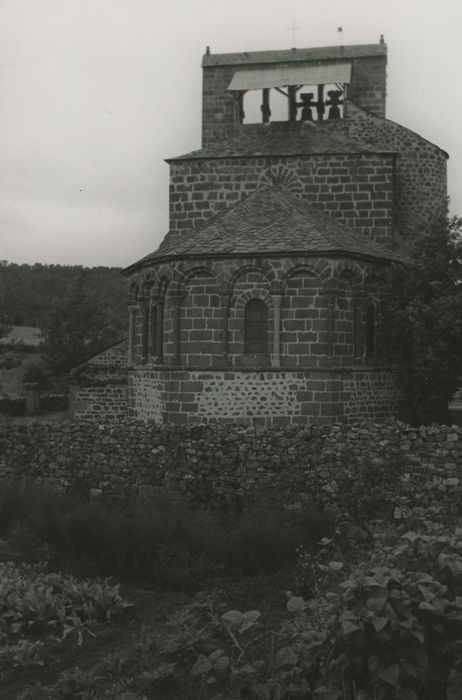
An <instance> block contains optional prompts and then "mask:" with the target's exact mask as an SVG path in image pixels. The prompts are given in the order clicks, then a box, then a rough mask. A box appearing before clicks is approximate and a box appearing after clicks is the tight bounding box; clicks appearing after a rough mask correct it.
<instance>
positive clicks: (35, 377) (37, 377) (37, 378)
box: [23, 358, 52, 391]
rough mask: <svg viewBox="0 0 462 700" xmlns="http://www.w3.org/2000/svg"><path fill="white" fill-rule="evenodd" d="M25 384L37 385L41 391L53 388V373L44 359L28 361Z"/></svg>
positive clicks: (25, 368) (24, 378)
mask: <svg viewBox="0 0 462 700" xmlns="http://www.w3.org/2000/svg"><path fill="white" fill-rule="evenodd" d="M23 382H24V384H29V383H30V384H37V385H38V386H37V388H38V389H39V391H46V390H47V389H50V388H51V386H52V371H51V368H50V367H49V365H48V363H47V362H45V360H43V359H40V358H39V359H33V360H27V362H26V363H25V364H24V376H23Z"/></svg>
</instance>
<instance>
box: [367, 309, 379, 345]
mask: <svg viewBox="0 0 462 700" xmlns="http://www.w3.org/2000/svg"><path fill="white" fill-rule="evenodd" d="M376 350H377V348H376V310H375V306H374V304H369V306H368V307H367V309H366V357H375V355H376Z"/></svg>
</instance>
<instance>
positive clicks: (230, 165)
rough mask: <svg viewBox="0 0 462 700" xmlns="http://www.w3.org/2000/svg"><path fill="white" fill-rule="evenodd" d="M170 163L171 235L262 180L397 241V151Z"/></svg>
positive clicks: (383, 240) (199, 221) (190, 226)
mask: <svg viewBox="0 0 462 700" xmlns="http://www.w3.org/2000/svg"><path fill="white" fill-rule="evenodd" d="M386 150H390V149H389V148H387V149H386ZM170 166H171V171H170V172H171V174H170V234H169V236H170V238H171V237H172V234H175V233H177V234H178V235H183V234H187V232H188V231H191V230H192V229H194V228H197V227H198V226H200V225H201V224H203V223H205V222H206V221H207V219H209V218H210V217H211V216H214V215H215V214H217V213H218V212H220V211H223V210H225V209H227V208H228V207H229V206H231V205H232V204H235V203H236V202H237V201H239V200H240V199H241V198H242V197H243V196H245V195H248V194H250V193H251V192H253V191H254V190H256V189H258V187H260V186H261V185H264V184H268V183H273V184H274V183H278V184H280V185H282V186H283V187H284V188H285V189H287V190H288V191H289V192H291V193H292V194H293V195H295V196H297V197H300V199H303V200H305V201H306V202H308V203H311V204H312V205H313V206H314V207H315V208H316V209H320V210H323V211H324V212H325V213H326V214H328V215H329V216H331V217H332V218H334V219H339V220H341V221H342V222H343V223H345V224H346V225H347V226H349V227H351V228H353V229H357V230H359V231H360V232H361V233H364V234H365V235H367V236H370V237H371V238H372V239H373V240H375V241H376V242H378V243H382V244H384V245H388V246H390V245H391V242H392V214H393V191H394V184H393V177H394V156H393V155H386V154H373V153H364V154H345V155H329V154H324V155H312V156H285V157H269V156H268V157H247V158H214V159H208V160H202V159H191V160H184V161H183V160H182V161H172V162H171V164H170Z"/></svg>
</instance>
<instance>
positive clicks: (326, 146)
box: [167, 122, 392, 162]
mask: <svg viewBox="0 0 462 700" xmlns="http://www.w3.org/2000/svg"><path fill="white" fill-rule="evenodd" d="M335 126H336V125H333V126H332V128H330V125H329V122H325V123H323V124H322V125H318V124H317V123H316V122H269V123H268V124H246V125H243V126H241V127H239V128H238V129H237V130H236V131H234V132H232V133H231V134H230V136H229V137H228V138H227V139H226V140H224V139H223V140H222V139H220V140H217V142H216V143H213V144H210V145H209V146H207V147H206V148H201V149H199V150H196V151H191V152H190V153H186V154H185V155H182V156H177V157H176V158H167V162H174V161H177V160H195V159H201V158H233V157H246V156H259V155H262V156H282V155H285V156H287V155H314V154H317V153H322V154H325V153H334V154H335V153H338V154H340V153H391V152H392V151H391V150H390V149H384V148H383V147H382V148H381V147H379V146H374V145H373V144H370V143H365V142H363V141H360V140H359V139H355V138H352V137H349V136H344V135H342V134H340V133H339V132H338V130H337V131H336V133H333V128H334V127H335Z"/></svg>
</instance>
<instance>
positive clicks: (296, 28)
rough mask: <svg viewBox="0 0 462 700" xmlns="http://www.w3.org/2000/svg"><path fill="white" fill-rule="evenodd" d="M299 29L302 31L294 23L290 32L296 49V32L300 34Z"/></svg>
mask: <svg viewBox="0 0 462 700" xmlns="http://www.w3.org/2000/svg"><path fill="white" fill-rule="evenodd" d="M299 29H300V27H296V26H295V22H292V26H291V27H289V32H292V43H293V45H294V47H295V32H298V30H299Z"/></svg>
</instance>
